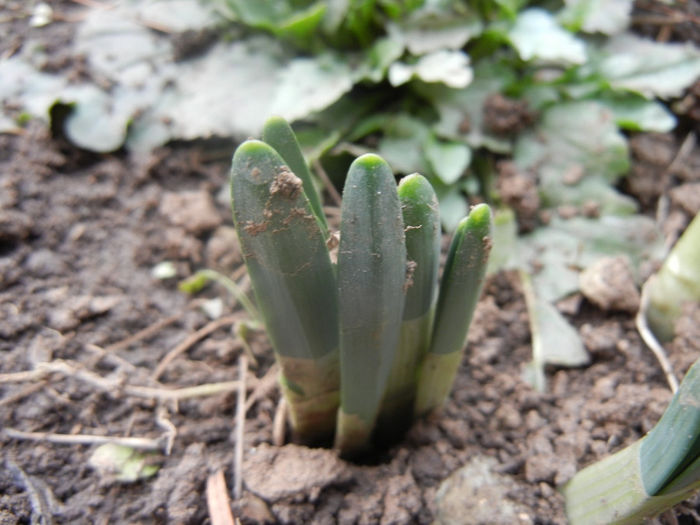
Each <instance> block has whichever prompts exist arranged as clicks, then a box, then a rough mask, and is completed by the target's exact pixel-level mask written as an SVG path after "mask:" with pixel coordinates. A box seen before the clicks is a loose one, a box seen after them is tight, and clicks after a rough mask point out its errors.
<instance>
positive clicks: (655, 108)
mask: <svg viewBox="0 0 700 525" xmlns="http://www.w3.org/2000/svg"><path fill="white" fill-rule="evenodd" d="M600 102H601V103H602V104H603V105H605V107H607V108H608V109H609V110H610V111H611V112H612V114H613V118H614V119H615V122H616V123H617V125H618V126H620V127H621V128H623V129H629V130H632V131H649V132H656V133H667V132H669V131H671V130H672V129H673V128H675V127H676V117H675V116H674V115H673V113H671V112H670V111H669V110H668V108H667V107H666V106H665V105H664V104H661V103H660V102H658V101H656V100H646V99H644V98H637V97H636V96H635V97H624V98H609V99H603V100H601V101H600Z"/></svg>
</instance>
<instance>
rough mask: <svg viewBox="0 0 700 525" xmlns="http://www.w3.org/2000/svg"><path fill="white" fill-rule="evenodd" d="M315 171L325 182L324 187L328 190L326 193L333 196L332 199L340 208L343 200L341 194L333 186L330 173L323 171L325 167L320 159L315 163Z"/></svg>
mask: <svg viewBox="0 0 700 525" xmlns="http://www.w3.org/2000/svg"><path fill="white" fill-rule="evenodd" d="M314 171H315V172H316V174H317V175H318V177H319V178H320V179H321V182H323V187H324V188H326V191H327V192H328V195H330V196H331V199H333V202H335V203H336V204H337V205H338V206H340V203H341V202H342V200H343V198H342V197H341V196H340V193H338V190H336V189H335V186H333V183H332V182H331V179H330V178H329V177H328V173H326V170H324V169H323V166H322V165H321V162H320V161H319V160H318V159H317V160H315V161H314Z"/></svg>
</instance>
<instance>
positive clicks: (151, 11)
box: [138, 0, 221, 32]
mask: <svg viewBox="0 0 700 525" xmlns="http://www.w3.org/2000/svg"><path fill="white" fill-rule="evenodd" d="M138 3H139V4H140V6H139V19H141V20H143V21H145V22H146V23H147V25H151V27H153V26H155V27H167V28H168V30H169V31H172V32H181V31H196V30H199V29H204V28H207V27H212V26H215V25H217V24H219V23H220V22H221V17H220V16H218V15H217V13H216V9H215V7H214V6H213V5H212V2H201V1H200V0H148V1H141V2H138Z"/></svg>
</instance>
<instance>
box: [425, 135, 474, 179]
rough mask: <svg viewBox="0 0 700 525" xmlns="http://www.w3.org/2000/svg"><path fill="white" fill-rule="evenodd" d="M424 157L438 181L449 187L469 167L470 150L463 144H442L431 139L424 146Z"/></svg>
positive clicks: (435, 139) (442, 142) (433, 138)
mask: <svg viewBox="0 0 700 525" xmlns="http://www.w3.org/2000/svg"><path fill="white" fill-rule="evenodd" d="M425 157H426V158H427V159H428V162H429V163H430V165H431V167H432V168H433V172H434V173H435V174H436V175H437V176H438V177H439V178H440V180H442V182H444V183H445V184H447V185H450V184H454V183H455V182H457V180H458V179H459V178H460V177H461V176H462V174H463V173H464V171H465V170H466V169H467V168H468V167H469V163H470V162H471V159H472V150H471V149H469V146H467V145H466V144H464V143H463V142H444V141H441V140H439V139H437V138H436V137H431V139H429V140H428V141H427V142H426V144H425Z"/></svg>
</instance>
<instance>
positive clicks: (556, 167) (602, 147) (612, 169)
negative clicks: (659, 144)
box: [513, 101, 634, 214]
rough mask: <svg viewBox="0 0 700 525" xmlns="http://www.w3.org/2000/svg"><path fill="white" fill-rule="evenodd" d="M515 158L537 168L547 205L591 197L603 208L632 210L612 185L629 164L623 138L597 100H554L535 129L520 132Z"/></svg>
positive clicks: (524, 166) (580, 201)
mask: <svg viewBox="0 0 700 525" xmlns="http://www.w3.org/2000/svg"><path fill="white" fill-rule="evenodd" d="M513 158H514V161H515V162H516V164H518V165H519V166H520V167H521V168H522V169H530V170H536V171H537V173H538V175H539V179H540V180H539V182H540V192H541V196H542V198H543V200H544V204H545V206H551V207H556V206H559V205H562V204H572V205H577V206H580V205H581V204H583V203H584V202H586V201H594V202H597V203H599V205H600V211H601V213H603V214H606V213H616V214H624V213H630V212H632V211H634V205H633V203H632V201H631V200H630V199H629V198H627V197H625V196H622V195H621V194H619V193H618V192H617V191H615V190H614V188H613V187H612V183H614V182H615V181H617V179H618V178H619V177H620V176H621V175H622V174H623V173H625V172H626V171H627V169H628V167H629V159H628V148H627V141H626V139H625V137H624V136H623V135H622V134H621V133H620V132H619V130H618V128H617V126H616V124H615V121H614V120H613V115H612V113H611V112H610V110H608V109H607V108H605V107H604V106H603V105H601V104H599V103H596V102H592V101H579V102H567V103H562V104H557V105H555V106H552V107H551V108H549V109H548V110H546V111H545V112H544V113H543V114H542V116H541V118H540V121H539V123H538V125H537V127H536V128H535V129H534V130H532V131H531V132H527V133H524V134H522V135H520V136H519V137H518V140H517V142H516V145H515V151H514V156H513ZM577 172H578V173H580V175H579V176H576V175H575V174H576V173H577Z"/></svg>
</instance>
